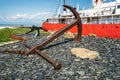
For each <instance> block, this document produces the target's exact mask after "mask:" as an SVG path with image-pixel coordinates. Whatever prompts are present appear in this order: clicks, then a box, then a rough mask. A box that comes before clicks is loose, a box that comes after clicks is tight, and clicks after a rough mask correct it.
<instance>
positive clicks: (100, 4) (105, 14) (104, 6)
mask: <svg viewBox="0 0 120 80" xmlns="http://www.w3.org/2000/svg"><path fill="white" fill-rule="evenodd" d="M78 13H79V14H80V17H81V19H82V23H83V24H120V0H116V1H114V2H107V3H104V0H92V8H90V9H85V10H80V11H78ZM62 17H66V18H71V17H73V16H72V14H70V13H69V12H68V11H67V10H66V11H64V13H63V14H62ZM70 20H71V21H72V19H70ZM66 22H69V21H66Z"/></svg>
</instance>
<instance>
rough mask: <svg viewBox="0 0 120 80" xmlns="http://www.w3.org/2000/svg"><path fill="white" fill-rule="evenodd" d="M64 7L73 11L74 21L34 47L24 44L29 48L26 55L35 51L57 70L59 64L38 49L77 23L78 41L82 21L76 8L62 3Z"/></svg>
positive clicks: (77, 39) (59, 66)
mask: <svg viewBox="0 0 120 80" xmlns="http://www.w3.org/2000/svg"><path fill="white" fill-rule="evenodd" d="M63 6H64V7H66V8H68V9H70V11H71V12H72V13H73V15H74V16H75V21H73V22H72V23H71V24H69V25H68V26H66V27H64V28H62V29H61V30H59V31H57V32H56V33H54V34H53V35H52V36H51V37H49V38H48V39H46V40H45V41H43V42H42V43H40V44H39V45H37V46H34V47H29V46H27V45H26V44H24V45H25V46H26V47H27V48H29V49H30V50H28V51H26V53H25V54H26V55H28V54H30V53H33V52H36V53H37V54H38V55H40V56H41V57H42V58H43V59H45V60H46V61H48V62H49V63H50V64H52V65H53V66H54V69H56V70H58V69H60V68H61V64H60V63H58V62H56V61H54V60H53V59H51V58H50V57H48V56H47V55H46V54H44V53H43V52H41V50H40V49H42V48H43V47H44V46H46V45H47V44H49V43H50V42H52V41H53V40H54V39H56V38H57V37H59V36H60V35H62V34H64V33H65V32H66V31H68V30H69V29H71V28H72V27H73V26H75V25H77V26H78V35H77V37H76V38H75V41H80V39H81V34H82V22H81V19H80V16H79V14H78V13H77V12H76V10H74V8H72V7H71V6H68V5H65V4H64V5H63Z"/></svg>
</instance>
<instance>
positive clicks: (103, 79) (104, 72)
mask: <svg viewBox="0 0 120 80" xmlns="http://www.w3.org/2000/svg"><path fill="white" fill-rule="evenodd" d="M19 36H23V37H25V38H33V35H32V34H27V35H26V34H25V35H20V34H19ZM46 39H47V35H43V36H40V37H37V38H34V39H30V40H27V41H23V42H16V43H13V44H9V45H3V46H0V50H6V49H9V50H21V49H22V50H28V49H27V48H26V47H24V46H23V44H27V45H29V46H35V45H38V44H40V43H41V42H43V41H44V40H46ZM75 47H76V48H86V49H90V50H94V51H97V52H99V57H98V58H96V59H94V60H89V59H81V58H79V57H76V56H75V55H73V54H72V53H71V51H70V49H71V48H75ZM42 51H43V52H44V53H46V55H48V56H49V57H51V58H53V59H54V60H56V61H57V62H59V63H61V64H62V68H61V69H60V70H54V68H53V66H52V65H51V64H50V63H48V62H47V61H46V60H44V59H42V58H41V57H40V56H38V55H37V54H36V53H34V54H31V55H29V56H26V55H21V54H14V53H8V52H4V53H0V80H119V79H120V39H109V38H98V37H82V39H81V42H79V43H76V42H75V41H74V40H73V39H65V38H64V36H60V37H59V38H58V39H57V40H56V41H53V42H51V43H50V44H48V45H47V46H45V47H44V48H43V49H42Z"/></svg>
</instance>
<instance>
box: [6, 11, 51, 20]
mask: <svg viewBox="0 0 120 80" xmlns="http://www.w3.org/2000/svg"><path fill="white" fill-rule="evenodd" d="M51 15H52V14H51V13H50V12H39V13H35V14H26V13H24V14H16V15H14V16H10V17H7V20H8V21H37V20H39V21H40V20H44V19H46V18H48V17H50V16H51Z"/></svg>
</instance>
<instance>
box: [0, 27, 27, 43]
mask: <svg viewBox="0 0 120 80" xmlns="http://www.w3.org/2000/svg"><path fill="white" fill-rule="evenodd" d="M27 31H29V29H28V28H3V29H0V43H2V42H7V41H12V39H10V38H9V35H10V34H22V33H26V32H27Z"/></svg>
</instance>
